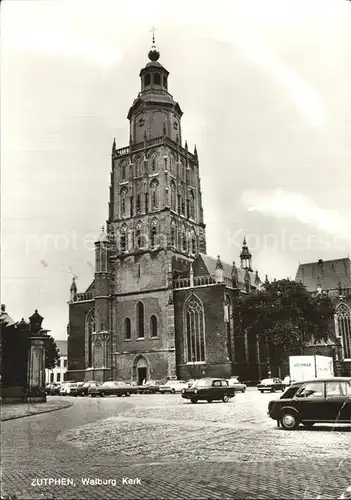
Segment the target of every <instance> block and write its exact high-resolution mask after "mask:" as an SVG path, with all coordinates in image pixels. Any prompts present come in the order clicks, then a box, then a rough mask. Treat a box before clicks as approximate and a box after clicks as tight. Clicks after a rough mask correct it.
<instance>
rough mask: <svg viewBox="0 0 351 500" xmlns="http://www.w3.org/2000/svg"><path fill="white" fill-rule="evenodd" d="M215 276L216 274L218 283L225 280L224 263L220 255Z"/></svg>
mask: <svg viewBox="0 0 351 500" xmlns="http://www.w3.org/2000/svg"><path fill="white" fill-rule="evenodd" d="M215 276H216V283H223V281H224V279H223V265H222V262H221V258H220V256H219V255H217V262H216V270H215Z"/></svg>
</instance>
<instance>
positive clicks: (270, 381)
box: [257, 378, 285, 392]
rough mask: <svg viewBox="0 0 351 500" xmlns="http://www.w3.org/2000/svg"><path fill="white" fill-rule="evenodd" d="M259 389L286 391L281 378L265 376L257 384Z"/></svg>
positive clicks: (261, 390)
mask: <svg viewBox="0 0 351 500" xmlns="http://www.w3.org/2000/svg"><path fill="white" fill-rule="evenodd" d="M257 389H258V390H259V391H260V392H264V391H268V392H275V391H285V384H284V382H283V381H282V380H280V378H264V379H263V380H261V382H260V383H259V384H257Z"/></svg>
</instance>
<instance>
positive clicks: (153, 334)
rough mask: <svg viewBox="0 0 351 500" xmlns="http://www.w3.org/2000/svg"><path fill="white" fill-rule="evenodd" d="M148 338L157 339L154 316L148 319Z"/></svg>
mask: <svg viewBox="0 0 351 500" xmlns="http://www.w3.org/2000/svg"><path fill="white" fill-rule="evenodd" d="M150 336H151V337H157V318H156V316H155V315H152V316H151V318H150Z"/></svg>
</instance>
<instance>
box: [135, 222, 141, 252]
mask: <svg viewBox="0 0 351 500" xmlns="http://www.w3.org/2000/svg"><path fill="white" fill-rule="evenodd" d="M142 231H143V225H142V223H141V222H140V221H139V222H138V223H137V225H136V226H135V246H136V248H142V247H143V233H142Z"/></svg>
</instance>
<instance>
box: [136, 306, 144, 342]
mask: <svg viewBox="0 0 351 500" xmlns="http://www.w3.org/2000/svg"><path fill="white" fill-rule="evenodd" d="M137 328H138V338H144V304H143V303H142V302H138V304H137Z"/></svg>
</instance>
